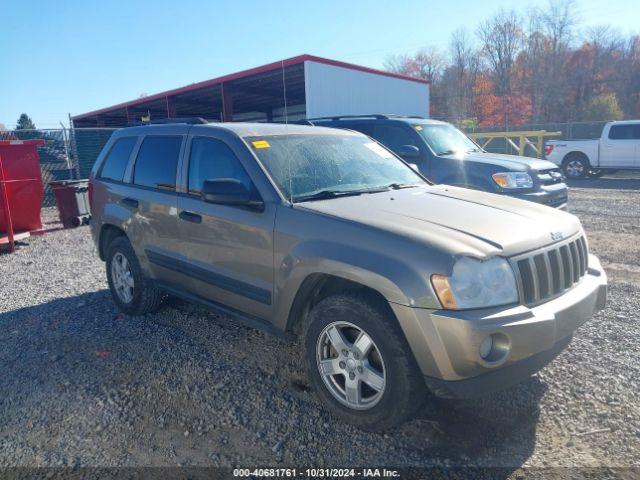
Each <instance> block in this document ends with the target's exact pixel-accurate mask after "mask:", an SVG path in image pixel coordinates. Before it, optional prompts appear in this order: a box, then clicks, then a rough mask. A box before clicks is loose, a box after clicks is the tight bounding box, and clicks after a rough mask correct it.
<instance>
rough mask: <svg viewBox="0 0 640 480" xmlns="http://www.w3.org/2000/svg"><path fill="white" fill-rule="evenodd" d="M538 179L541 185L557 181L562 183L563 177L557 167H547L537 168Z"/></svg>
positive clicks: (552, 183) (553, 183)
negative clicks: (543, 168) (544, 168)
mask: <svg viewBox="0 0 640 480" xmlns="http://www.w3.org/2000/svg"><path fill="white" fill-rule="evenodd" d="M537 176H538V181H539V182H540V184H541V185H555V184H557V183H562V182H563V181H564V177H563V175H562V170H560V169H559V168H548V169H546V170H538V173H537Z"/></svg>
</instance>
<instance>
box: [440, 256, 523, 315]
mask: <svg viewBox="0 0 640 480" xmlns="http://www.w3.org/2000/svg"><path fill="white" fill-rule="evenodd" d="M431 283H432V284H433V288H434V290H435V291H436V294H437V295H438V299H439V300H440V303H441V304H442V307H443V308H446V309H449V310H462V309H467V308H487V307H496V306H498V305H507V304H509V303H515V302H517V301H518V289H517V288H516V278H515V276H514V274H513V270H512V269H511V266H510V265H509V263H508V262H507V261H506V260H505V259H504V258H500V257H493V258H492V259H490V260H486V261H484V262H483V261H480V260H476V259H474V258H470V257H462V258H461V259H459V260H458V261H457V262H456V263H455V264H454V266H453V273H452V275H451V276H450V277H447V276H445V275H438V274H436V275H432V276H431Z"/></svg>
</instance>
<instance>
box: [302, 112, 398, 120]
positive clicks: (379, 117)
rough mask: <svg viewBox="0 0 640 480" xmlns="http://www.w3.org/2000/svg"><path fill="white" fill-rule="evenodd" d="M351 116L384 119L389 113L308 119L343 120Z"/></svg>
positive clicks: (352, 116) (351, 116)
mask: <svg viewBox="0 0 640 480" xmlns="http://www.w3.org/2000/svg"><path fill="white" fill-rule="evenodd" d="M349 118H377V119H379V120H382V119H385V118H389V116H388V115H382V114H380V113H372V114H370V115H337V116H335V117H315V118H308V119H307V121H309V122H313V121H314V120H342V119H349Z"/></svg>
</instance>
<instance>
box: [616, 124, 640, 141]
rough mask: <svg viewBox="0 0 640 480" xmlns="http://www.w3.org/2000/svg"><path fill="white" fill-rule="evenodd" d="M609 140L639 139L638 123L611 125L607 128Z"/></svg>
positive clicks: (639, 127)
mask: <svg viewBox="0 0 640 480" xmlns="http://www.w3.org/2000/svg"><path fill="white" fill-rule="evenodd" d="M609 138H610V139H611V140H640V125H633V124H628V125H613V126H612V127H611V128H610V129H609Z"/></svg>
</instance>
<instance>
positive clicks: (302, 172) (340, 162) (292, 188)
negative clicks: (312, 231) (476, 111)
mask: <svg viewBox="0 0 640 480" xmlns="http://www.w3.org/2000/svg"><path fill="white" fill-rule="evenodd" d="M245 140H247V142H248V144H249V145H251V147H252V148H253V151H254V152H255V153H256V154H257V155H258V158H259V159H260V161H261V162H262V164H263V165H264V166H265V168H266V169H267V170H268V171H269V173H270V174H271V177H272V178H273V180H274V181H275V182H276V184H277V185H278V188H280V190H281V191H282V193H283V194H284V196H285V197H287V198H289V199H290V200H292V201H294V202H295V201H298V202H300V201H308V200H320V199H325V198H333V197H337V196H344V195H358V194H362V193H375V192H380V191H386V190H389V189H392V188H393V189H397V188H405V187H407V188H408V187H412V186H418V185H427V183H426V182H425V181H424V180H423V179H422V178H421V177H420V176H419V175H418V174H416V173H415V172H414V171H413V170H412V169H411V167H409V166H407V165H406V164H405V163H403V162H401V161H400V160H398V159H397V158H396V157H395V156H394V155H393V154H392V153H391V152H389V151H388V150H387V149H385V148H384V147H382V146H381V145H380V144H378V143H376V142H374V141H372V140H371V139H369V138H366V137H361V136H356V135H353V136H352V135H344V136H341V135H340V136H338V135H273V136H268V137H250V138H246V139H245Z"/></svg>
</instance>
